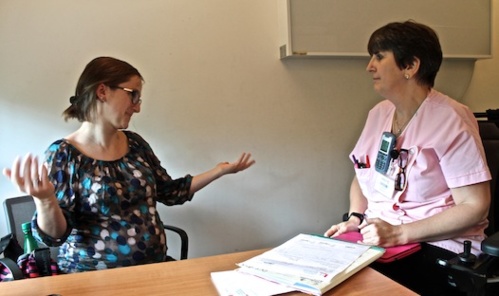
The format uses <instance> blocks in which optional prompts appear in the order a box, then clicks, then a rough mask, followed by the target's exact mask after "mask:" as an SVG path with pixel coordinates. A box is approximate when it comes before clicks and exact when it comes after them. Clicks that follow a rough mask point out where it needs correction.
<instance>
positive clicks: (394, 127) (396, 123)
mask: <svg viewBox="0 0 499 296" xmlns="http://www.w3.org/2000/svg"><path fill="white" fill-rule="evenodd" d="M414 114H416V112H414ZM414 114H413V115H412V116H411V117H410V118H409V120H407V121H406V122H405V123H404V124H403V125H399V121H398V118H397V113H395V117H394V118H393V124H392V132H393V134H394V135H395V137H397V138H398V137H399V136H400V134H402V132H403V131H404V129H405V127H406V126H407V124H409V122H410V121H411V119H412V117H413V116H414Z"/></svg>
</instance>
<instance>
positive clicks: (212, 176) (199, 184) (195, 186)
mask: <svg viewBox="0 0 499 296" xmlns="http://www.w3.org/2000/svg"><path fill="white" fill-rule="evenodd" d="M221 176H223V173H222V169H221V168H220V167H219V166H216V167H215V168H213V169H211V170H209V171H206V172H204V173H202V174H199V175H196V176H194V177H192V181H191V187H190V191H189V192H190V193H191V194H194V193H195V192H197V191H198V190H200V189H202V188H204V187H205V186H206V185H208V184H210V183H211V182H213V181H215V180H216V179H218V178H220V177H221Z"/></svg>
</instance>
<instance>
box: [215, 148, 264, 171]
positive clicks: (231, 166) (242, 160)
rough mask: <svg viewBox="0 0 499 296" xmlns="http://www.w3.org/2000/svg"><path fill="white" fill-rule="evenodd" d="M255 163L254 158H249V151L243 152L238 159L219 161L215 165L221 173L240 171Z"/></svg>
mask: <svg viewBox="0 0 499 296" xmlns="http://www.w3.org/2000/svg"><path fill="white" fill-rule="evenodd" d="M254 163H255V160H253V159H251V153H243V154H241V156H240V157H239V159H238V160H237V161H235V162H230V163H229V162H221V163H219V164H217V167H218V168H219V169H220V171H221V172H222V175H226V174H235V173H237V172H240V171H244V170H245V169H247V168H249V167H250V166H252V165H253V164H254Z"/></svg>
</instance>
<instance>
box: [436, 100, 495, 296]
mask: <svg viewBox="0 0 499 296" xmlns="http://www.w3.org/2000/svg"><path fill="white" fill-rule="evenodd" d="M475 117H476V118H478V119H480V118H486V119H487V120H479V121H478V125H479V128H480V136H481V138H482V142H483V146H484V149H485V154H486V156H487V164H488V166H489V169H490V173H491V175H492V180H491V181H490V190H491V204H490V211H489V222H490V224H489V227H488V228H487V229H486V234H487V235H489V237H488V238H487V239H485V240H484V241H483V242H482V244H481V250H482V254H480V256H479V257H478V258H476V256H474V255H473V254H471V253H470V248H471V245H470V244H469V242H465V244H464V246H463V253H461V254H459V255H458V256H457V257H455V258H452V259H451V260H441V259H440V260H438V261H437V264H439V265H440V266H442V267H444V268H447V270H448V272H449V283H450V284H451V285H453V286H456V287H458V288H459V289H460V290H461V291H463V292H466V293H467V295H470V296H471V295H473V296H483V295H499V224H498V222H499V221H498V220H499V216H498V215H499V209H498V208H499V176H498V175H499V109H496V110H487V112H486V113H475Z"/></svg>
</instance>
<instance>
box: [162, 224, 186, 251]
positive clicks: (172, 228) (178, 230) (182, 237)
mask: <svg viewBox="0 0 499 296" xmlns="http://www.w3.org/2000/svg"><path fill="white" fill-rule="evenodd" d="M163 227H164V228H165V229H167V230H170V231H173V232H175V233H177V234H178V235H179V236H180V242H181V244H180V260H184V259H187V252H188V250H189V237H188V236H187V232H185V230H183V229H182V228H179V227H176V226H172V225H166V224H163Z"/></svg>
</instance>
